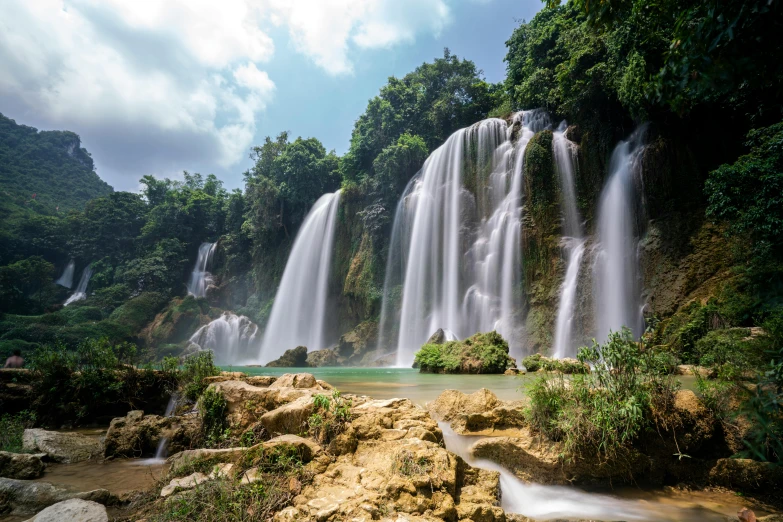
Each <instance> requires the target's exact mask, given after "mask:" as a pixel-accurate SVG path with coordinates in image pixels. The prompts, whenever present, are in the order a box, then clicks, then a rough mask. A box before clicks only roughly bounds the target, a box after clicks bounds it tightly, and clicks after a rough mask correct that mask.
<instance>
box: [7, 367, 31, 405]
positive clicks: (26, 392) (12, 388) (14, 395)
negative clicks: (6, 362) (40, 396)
mask: <svg viewBox="0 0 783 522" xmlns="http://www.w3.org/2000/svg"><path fill="white" fill-rule="evenodd" d="M31 378H32V377H31V373H30V370H27V369H26V368H0V411H2V412H3V413H9V414H12V415H13V414H16V413H19V412H20V411H23V410H29V409H30V404H31V403H32V399H33V397H32V395H31V392H32V386H31V385H30V379H31Z"/></svg>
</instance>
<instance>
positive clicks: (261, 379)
mask: <svg viewBox="0 0 783 522" xmlns="http://www.w3.org/2000/svg"><path fill="white" fill-rule="evenodd" d="M276 380H277V377H270V376H268V375H253V376H252V377H247V378H246V379H245V382H246V383H248V384H249V385H251V386H258V387H259V388H268V387H269V386H270V385H271V384H272V383H273V382H275V381H276Z"/></svg>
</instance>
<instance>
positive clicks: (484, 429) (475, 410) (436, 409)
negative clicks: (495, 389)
mask: <svg viewBox="0 0 783 522" xmlns="http://www.w3.org/2000/svg"><path fill="white" fill-rule="evenodd" d="M427 406H428V408H429V411H430V412H431V413H432V415H433V416H435V417H436V418H438V419H440V420H444V421H447V422H450V423H451V427H452V429H453V430H454V431H455V432H457V433H459V434H463V435H491V436H500V435H519V434H521V433H520V432H519V430H520V429H521V428H523V427H524V426H525V425H526V423H525V417H524V406H525V403H524V402H523V401H510V402H505V401H501V400H499V399H498V398H497V396H496V395H495V394H494V393H492V392H491V391H489V390H487V389H485V388H482V389H480V390H478V391H476V392H473V393H471V394H470V395H467V394H464V393H462V392H461V391H458V390H446V391H444V392H443V393H441V394H440V395H439V396H438V398H437V399H435V400H434V401H433V402H431V403H429V404H428V405H427Z"/></svg>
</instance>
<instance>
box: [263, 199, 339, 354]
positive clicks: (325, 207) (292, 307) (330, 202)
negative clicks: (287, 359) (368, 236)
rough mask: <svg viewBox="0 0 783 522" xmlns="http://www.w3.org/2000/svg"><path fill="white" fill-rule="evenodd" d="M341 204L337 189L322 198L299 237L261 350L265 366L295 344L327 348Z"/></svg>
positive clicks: (277, 295)
mask: <svg viewBox="0 0 783 522" xmlns="http://www.w3.org/2000/svg"><path fill="white" fill-rule="evenodd" d="M339 203H340V191H339V190H338V191H337V192H335V193H333V194H324V195H323V196H321V197H320V199H318V201H316V202H315V205H313V208H312V209H310V212H309V213H308V214H307V216H306V217H305V220H304V222H303V223H302V226H301V228H300V229H299V232H298V233H297V235H296V239H295V240H294V246H293V248H292V249H291V254H290V255H289V256H288V261H287V263H286V266H285V270H284V271H283V278H282V280H281V281H280V287H279V288H278V290H277V294H276V295H275V302H274V305H273V306H272V313H271V315H270V316H269V323H268V324H267V327H266V331H265V332H264V340H263V343H262V346H261V352H260V354H258V358H259V359H260V362H261V363H263V364H266V363H268V362H269V361H272V360H274V359H277V358H279V357H280V356H281V355H283V353H284V352H285V351H286V350H290V349H291V348H296V347H297V346H306V347H307V348H308V350H310V351H314V350H321V349H323V348H326V347H327V343H326V338H325V331H324V326H325V316H326V312H327V297H328V296H327V294H328V287H329V274H330V271H331V261H332V246H333V243H334V235H335V229H336V225H337V209H338V206H339Z"/></svg>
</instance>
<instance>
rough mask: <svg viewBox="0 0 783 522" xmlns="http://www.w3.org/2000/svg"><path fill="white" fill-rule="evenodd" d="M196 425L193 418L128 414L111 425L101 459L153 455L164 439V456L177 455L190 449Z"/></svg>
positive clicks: (196, 432) (194, 437)
mask: <svg viewBox="0 0 783 522" xmlns="http://www.w3.org/2000/svg"><path fill="white" fill-rule="evenodd" d="M199 428H200V427H199V423H198V419H197V418H196V417H195V416H182V417H178V416H174V417H161V416H159V415H144V412H143V411H140V410H135V411H131V412H129V413H128V415H126V416H125V417H118V418H116V419H113V420H112V421H111V424H110V425H109V430H108V431H107V432H106V438H105V439H104V443H103V456H104V457H106V458H112V457H144V456H152V455H155V452H156V451H157V448H158V445H159V444H160V441H161V439H163V438H165V439H166V448H167V449H166V452H167V453H177V452H179V451H182V450H184V449H187V448H190V447H191V446H192V442H193V441H195V440H197V439H198V437H199V435H200V433H199Z"/></svg>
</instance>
